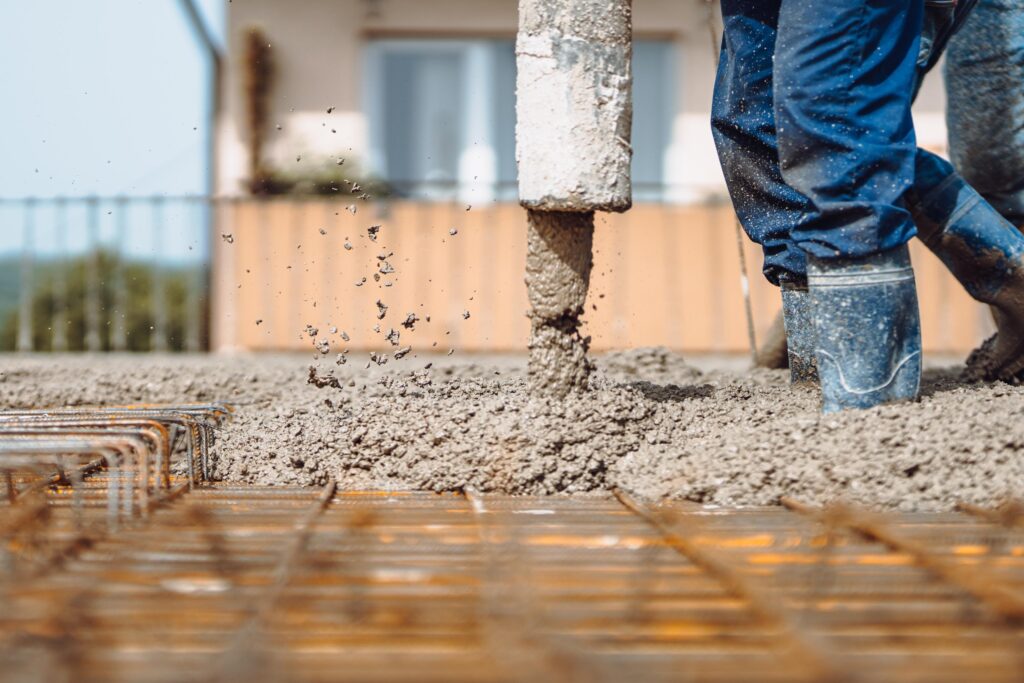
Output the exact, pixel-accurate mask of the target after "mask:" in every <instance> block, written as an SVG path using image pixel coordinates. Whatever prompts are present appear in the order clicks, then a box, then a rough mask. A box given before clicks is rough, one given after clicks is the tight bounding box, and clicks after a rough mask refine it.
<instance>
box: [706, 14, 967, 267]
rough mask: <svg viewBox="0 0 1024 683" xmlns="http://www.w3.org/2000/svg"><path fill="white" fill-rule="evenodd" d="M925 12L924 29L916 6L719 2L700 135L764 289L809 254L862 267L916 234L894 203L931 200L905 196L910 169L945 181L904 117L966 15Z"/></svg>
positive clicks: (940, 164) (945, 169)
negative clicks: (706, 117) (710, 139)
mask: <svg viewBox="0 0 1024 683" xmlns="http://www.w3.org/2000/svg"><path fill="white" fill-rule="evenodd" d="M973 2H974V0H960V8H961V9H967V8H968V7H969V6H970V5H972V4H973ZM929 4H930V5H931V6H930V7H929V10H930V12H929V14H928V15H927V18H926V14H925V0H909V1H905V2H896V1H894V0H828V2H823V1H822V0H722V19H723V25H724V29H725V32H724V36H723V41H722V52H721V61H720V64H719V71H718V77H717V80H716V84H715V96H714V103H713V108H712V129H713V133H714V137H715V143H716V146H717V148H718V153H719V158H720V160H721V163H722V169H723V171H724V173H725V178H726V182H727V184H728V186H729V192H730V195H731V197H732V200H733V204H734V206H735V208H736V212H737V215H738V217H739V219H740V222H741V223H742V224H743V227H744V229H745V230H746V232H747V234H748V235H749V236H750V237H751V239H753V240H754V241H755V242H757V243H758V244H760V245H762V247H763V249H764V254H765V259H764V273H765V275H766V277H767V278H768V279H769V280H770V281H772V282H774V283H776V284H778V283H779V282H780V281H783V280H792V281H802V280H804V279H805V278H806V272H807V271H806V254H808V253H810V254H813V255H814V256H816V257H818V258H822V259H829V258H849V257H864V256H870V255H873V254H877V253H880V252H884V251H888V250H890V249H893V248H895V247H898V246H900V245H902V244H904V243H905V242H907V241H908V240H910V239H911V238H912V237H913V236H914V235H915V234H916V228H915V226H914V223H913V220H912V219H911V215H910V213H909V212H908V211H907V209H906V207H905V199H906V196H907V195H908V192H910V191H911V190H912V189H914V190H917V193H918V194H919V195H921V196H924V195H926V194H927V193H928V191H929V190H930V188H927V187H917V188H915V187H914V183H915V177H916V168H918V167H920V166H922V165H924V166H927V167H928V168H929V169H932V170H933V171H934V170H936V169H941V171H939V175H941V174H943V173H946V174H952V173H953V172H954V171H953V168H952V166H950V165H949V163H948V162H946V161H944V160H942V159H940V158H938V157H935V155H932V154H930V153H928V152H925V151H924V150H920V149H919V148H918V147H917V142H916V138H915V135H914V126H913V121H912V120H911V114H910V107H911V104H912V102H913V98H914V95H915V94H916V92H917V90H918V88H919V87H920V82H921V79H922V78H923V76H924V74H925V73H926V72H927V70H928V69H930V68H931V67H932V66H933V65H934V64H935V62H936V61H937V60H938V57H939V55H940V53H941V51H942V48H943V47H944V46H945V43H946V42H947V41H948V39H949V37H950V35H951V34H952V32H953V31H954V29H955V28H956V26H957V25H958V22H959V21H960V19H961V18H962V16H965V14H957V10H956V7H955V4H954V3H949V2H942V1H941V0H938V1H935V0H933V1H932V2H930V3H929ZM936 9H938V10H940V11H938V12H936V11H934V10H936ZM947 10H948V11H947ZM922 32H923V33H924V36H925V38H924V40H922ZM935 175H936V174H935V173H934V172H933V173H930V174H928V176H929V178H930V179H931V180H932V181H934V178H935Z"/></svg>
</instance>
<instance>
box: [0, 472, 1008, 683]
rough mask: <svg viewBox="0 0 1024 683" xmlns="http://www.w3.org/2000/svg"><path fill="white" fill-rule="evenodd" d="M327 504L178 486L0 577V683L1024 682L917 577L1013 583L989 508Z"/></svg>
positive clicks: (86, 501)
mask: <svg viewBox="0 0 1024 683" xmlns="http://www.w3.org/2000/svg"><path fill="white" fill-rule="evenodd" d="M116 476H117V472H116V471H111V470H108V469H99V470H98V471H97V470H96V469H95V468H94V469H93V470H92V473H91V474H90V475H89V476H86V477H85V478H84V482H82V484H81V485H80V487H79V488H80V492H79V496H78V502H77V503H76V502H75V500H74V497H73V496H72V495H71V492H70V490H69V487H67V486H65V485H50V486H45V487H36V488H35V489H34V492H32V493H22V494H19V499H18V502H16V503H15V504H13V505H4V506H0V533H6V530H7V529H8V528H11V527H12V526H13V528H14V529H16V530H18V531H17V533H18V534H19V535H18V539H19V542H20V543H28V542H31V540H32V539H33V538H37V539H47V538H49V539H54V538H57V537H60V535H61V534H63V536H62V538H64V539H65V540H67V539H70V538H74V535H75V534H76V533H79V531H78V529H77V527H76V520H75V517H74V515H73V513H72V511H73V509H74V506H75V505H76V504H77V505H80V506H81V509H82V510H84V511H85V513H83V514H86V515H88V511H90V510H96V511H97V512H98V513H99V514H100V515H101V516H100V519H102V512H103V510H104V505H105V501H104V496H105V491H106V488H107V487H108V484H109V482H108V481H106V480H107V479H109V478H111V477H116ZM70 488H74V487H70ZM335 489H336V487H335V485H334V484H333V482H331V483H329V484H328V486H327V487H326V488H324V489H321V490H319V491H318V490H314V489H299V488H251V487H233V486H227V485H213V486H208V487H203V488H190V487H189V482H188V481H187V480H184V479H182V480H176V481H174V482H173V486H172V489H171V493H168V494H166V495H164V496H163V497H161V498H160V499H159V501H155V500H151V501H150V505H151V508H152V510H153V514H152V515H151V516H150V517H149V518H148V519H143V518H142V517H141V516H140V517H139V518H137V520H136V521H135V522H134V523H133V524H127V525H122V526H121V527H120V528H119V529H118V530H117V531H116V533H110V532H109V531H106V533H104V534H101V535H98V536H97V537H96V538H95V539H94V540H92V541H91V542H90V543H85V544H78V545H74V546H69V547H66V548H64V550H63V552H62V554H61V556H60V560H59V563H56V564H55V565H54V566H52V567H49V568H47V566H46V562H47V558H48V557H49V555H48V554H47V553H46V552H42V551H41V552H39V553H38V557H39V565H40V566H39V567H37V569H40V570H39V571H31V572H8V573H3V572H0V594H2V595H0V603H2V604H3V605H4V609H3V610H0V680H24V679H26V678H46V679H49V678H65V679H69V680H81V681H93V680H96V681H100V680H102V681H111V680H114V681H116V680H131V681H143V682H145V681H171V680H175V681H177V680H190V679H206V680H213V679H216V680H242V679H245V680H246V681H249V682H251V681H262V680H282V681H284V680H289V681H321V680H323V681H328V680H356V681H396V680H415V681H520V680H530V681H531V682H532V681H539V680H570V681H575V680H588V681H589V680H615V681H619V680H637V681H659V680H664V681H679V680H684V681H685V680H695V681H698V680H699V681H794V680H807V681H817V680H825V679H829V677H834V678H840V677H847V678H852V679H863V680H872V681H874V680H892V681H902V680H921V681H924V680H927V681H963V680H971V681H1016V680H1021V678H1022V676H1024V661H1022V659H1021V656H1022V655H1021V654H1019V651H1020V650H1021V648H1020V644H1021V636H1022V635H1024V632H1022V631H1021V629H1020V627H1019V626H1018V624H1016V623H1014V622H1012V621H1008V620H1007V619H1005V618H1002V616H1005V615H1001V614H1000V613H998V611H994V610H993V609H992V605H991V604H990V602H989V599H988V598H987V596H986V595H982V594H977V593H974V592H970V591H965V590H964V587H963V586H962V585H960V584H959V583H958V582H951V581H949V580H948V577H947V576H946V575H945V574H936V572H935V570H934V567H933V566H932V565H933V564H934V563H935V562H938V563H940V564H941V565H942V566H946V567H955V568H956V570H955V571H954V572H953V573H954V575H959V574H958V573H961V572H972V573H974V574H975V575H976V576H984V577H986V580H987V581H988V582H989V583H991V584H992V586H993V588H996V587H998V589H999V590H1005V591H1007V592H1008V593H1012V592H1013V591H1016V590H1017V589H1018V588H1019V587H1020V586H1021V585H1024V544H1022V543H1021V539H1020V538H1019V536H1018V534H1019V531H1018V530H1017V529H1016V528H1015V527H1013V526H1012V525H1009V524H1006V523H1005V522H1000V523H998V524H997V523H994V522H996V521H997V517H994V516H989V515H987V514H981V516H975V515H964V514H954V513H944V514H915V515H904V514H899V515H897V514H888V515H880V516H876V517H874V518H873V519H872V520H871V524H872V525H873V526H872V527H871V528H872V529H873V530H874V532H876V533H873V534H870V535H868V534H864V533H862V532H861V530H860V527H862V526H863V524H853V523H850V517H849V516H847V517H844V518H836V517H829V518H827V519H825V518H822V517H821V516H818V515H811V516H808V515H803V514H794V513H793V512H790V511H786V510H783V509H778V508H774V509H752V510H730V511H726V510H708V509H703V508H697V507H695V506H683V505H680V504H661V505H658V506H649V505H645V504H643V503H640V502H638V501H636V500H633V499H632V498H629V497H627V496H622V497H621V502H619V501H616V500H612V499H605V498H522V497H507V496H498V495H484V494H481V493H478V492H475V491H472V490H471V491H467V492H466V495H464V496H458V495H435V494H426V493H356V492H340V491H336V490H335ZM172 496H173V497H172ZM806 511H809V509H807V510H806ZM974 512H975V513H978V510H975V511H974ZM988 512H991V514H992V515H997V514H1002V513H996V512H995V511H988ZM851 514H852V513H851ZM17 515H23V516H26V517H30V518H31V517H33V516H35V517H37V518H45V519H38V520H36V521H35V522H31V523H30V522H28V521H27V520H20V521H19V520H16V519H15V517H16V516H17ZM837 519H838V520H839V521H840V522H841V523H839V522H837V521H836V520H837ZM858 519H859V518H858ZM998 519H1002V518H1001V517H1000V518H998ZM12 520H14V521H12ZM81 521H82V520H81V519H80V520H78V523H80V522H81ZM822 522H825V523H824V524H822ZM33 524H35V525H36V526H38V527H39V529H45V532H39V533H36V532H38V531H39V529H37V528H36V527H35V526H33ZM879 529H882V530H884V531H883V532H882V533H881V535H879V534H878V533H877V532H878V530H879ZM23 531H24V532H26V533H21V532H23ZM894 539H897V540H898V542H894ZM908 548H910V550H908ZM925 554H926V555H927V556H928V557H929V558H931V559H929V560H928V561H927V562H922V561H921V560H922V556H923V555H925ZM937 578H938V580H937ZM794 644H796V645H797V647H794Z"/></svg>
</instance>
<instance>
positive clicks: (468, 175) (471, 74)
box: [364, 39, 672, 202]
mask: <svg viewBox="0 0 1024 683" xmlns="http://www.w3.org/2000/svg"><path fill="white" fill-rule="evenodd" d="M671 55H672V49H671V43H669V42H667V41H643V40H641V41H637V42H636V44H635V45H634V64H633V78H634V112H633V148H634V158H633V180H634V197H635V198H636V199H637V200H638V201H643V200H657V199H660V198H661V196H662V191H663V190H662V185H663V182H664V161H663V160H664V156H665V150H666V149H667V147H668V143H669V140H670V134H671V105H672V101H671V92H672V88H671V67H672V64H671ZM366 65H367V67H366V68H367V71H366V74H365V79H364V83H365V92H364V99H365V102H366V109H367V117H368V119H369V127H370V150H371V151H370V165H371V168H372V169H373V170H374V171H375V172H376V173H378V174H380V175H381V176H383V177H384V178H385V179H387V180H388V182H389V183H390V184H391V185H392V187H393V188H394V189H395V191H396V193H397V194H399V195H401V196H409V197H418V198H425V199H437V200H444V199H460V200H465V201H470V202H486V201H493V200H503V201H511V200H514V199H515V197H516V160H515V88H516V72H515V43H514V42H513V41H512V40H436V39H423V40H419V39H394V40H391V39H388V40H376V41H372V42H371V43H370V45H369V47H368V50H367V59H366Z"/></svg>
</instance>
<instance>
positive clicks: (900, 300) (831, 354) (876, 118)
mask: <svg viewBox="0 0 1024 683" xmlns="http://www.w3.org/2000/svg"><path fill="white" fill-rule="evenodd" d="M922 15H923V3H921V2H911V3H893V2H891V0H830V2H818V1H817V0H783V2H782V6H781V10H780V14H779V20H778V37H777V41H776V51H775V70H774V75H775V91H774V93H775V97H774V105H775V122H776V127H777V131H778V149H779V162H780V167H781V169H782V176H783V178H784V179H785V180H786V182H787V183H788V184H789V185H790V186H792V187H793V188H795V189H796V190H797V191H799V192H800V193H801V194H803V195H804V196H806V197H808V198H809V199H810V200H811V202H812V203H813V206H814V209H815V210H814V211H812V212H809V213H807V214H806V215H805V216H804V217H803V218H802V220H800V221H799V222H798V223H797V224H796V227H795V228H794V229H793V231H792V236H793V238H794V239H795V241H796V242H797V244H798V245H799V246H800V247H801V248H802V249H803V250H804V251H805V252H806V253H807V254H808V285H809V289H810V293H811V305H812V312H813V314H814V319H815V327H816V329H817V359H818V372H819V375H820V377H821V386H822V394H823V396H824V401H825V410H826V411H832V410H839V409H843V408H857V407H869V406H872V405H876V404H878V403H883V402H888V401H894V400H904V399H911V398H914V397H915V396H916V394H917V390H918V385H919V380H920V365H921V353H920V348H921V347H920V323H919V317H918V309H917V293H916V289H915V286H914V277H913V270H912V269H911V266H910V259H909V253H908V251H907V247H906V243H907V241H908V240H909V239H910V238H911V237H913V236H914V234H915V232H916V230H915V228H914V224H913V221H912V219H911V216H910V214H909V213H908V211H907V210H906V208H904V206H903V197H904V195H905V194H906V193H907V191H908V190H909V189H910V187H911V186H912V184H913V181H914V162H915V156H916V149H917V145H916V139H915V136H914V127H913V122H912V120H911V116H910V104H911V98H912V91H913V87H914V84H915V81H916V72H917V58H918V52H919V47H920V34H921V28H922Z"/></svg>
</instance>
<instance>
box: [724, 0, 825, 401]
mask: <svg viewBox="0 0 1024 683" xmlns="http://www.w3.org/2000/svg"><path fill="white" fill-rule="evenodd" d="M779 4H780V0H722V24H723V27H724V34H723V39H722V51H721V60H720V62H719V69H718V77H717V79H716V82H715V96H714V102H713V107H712V114H711V121H712V132H713V134H714V138H715V144H716V146H717V148H718V156H719V159H720V160H721V164H722V170H723V172H724V174H725V179H726V183H727V184H728V187H729V193H730V195H731V197H732V201H733V206H734V207H735V209H736V215H737V217H738V218H739V220H740V223H741V224H742V225H743V229H744V230H745V231H746V233H747V234H748V235H749V236H750V239H752V240H753V241H754V242H756V243H757V244H760V245H761V247H762V248H763V250H764V274H765V277H767V278H768V280H770V281H771V282H773V283H774V284H777V285H780V286H781V287H782V289H783V310H784V314H785V325H786V333H787V337H788V338H789V344H788V346H789V356H790V371H791V375H792V378H793V380H794V381H804V380H809V379H813V378H814V377H815V370H814V354H813V346H814V344H813V328H812V326H811V325H810V324H809V323H808V320H809V316H808V314H807V307H808V301H807V299H808V295H807V285H806V282H807V280H806V278H807V260H806V257H805V256H804V253H803V251H802V250H801V249H799V248H798V247H797V246H796V245H795V243H794V242H793V240H792V239H791V238H790V231H791V229H792V227H793V226H794V225H796V223H797V222H798V221H799V220H800V218H801V217H802V216H803V215H804V214H806V213H807V212H809V211H811V210H812V208H811V206H810V204H809V203H808V200H807V198H806V197H804V196H803V195H801V194H800V193H799V192H797V191H796V190H794V189H793V188H792V187H790V186H789V185H787V184H786V182H785V181H784V180H783V179H782V173H781V171H780V170H779V158H778V152H777V150H776V139H775V138H776V134H775V114H774V111H773V108H772V102H773V94H772V85H773V79H772V62H773V56H774V52H775V37H776V32H777V25H778V16H779Z"/></svg>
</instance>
